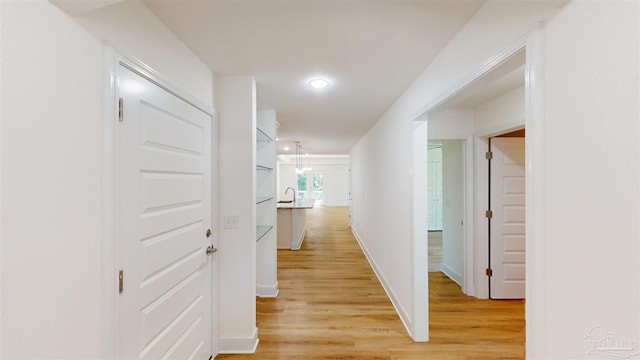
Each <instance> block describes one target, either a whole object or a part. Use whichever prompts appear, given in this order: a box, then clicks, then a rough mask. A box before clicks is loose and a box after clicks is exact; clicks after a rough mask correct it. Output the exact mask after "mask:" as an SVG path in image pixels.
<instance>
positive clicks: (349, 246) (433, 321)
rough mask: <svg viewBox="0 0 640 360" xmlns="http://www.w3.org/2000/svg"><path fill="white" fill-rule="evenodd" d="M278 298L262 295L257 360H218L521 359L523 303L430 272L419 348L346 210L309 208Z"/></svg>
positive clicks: (282, 256) (283, 255)
mask: <svg viewBox="0 0 640 360" xmlns="http://www.w3.org/2000/svg"><path fill="white" fill-rule="evenodd" d="M278 281H279V285H280V293H279V295H278V297H277V298H272V299H270V298H258V300H257V324H258V329H259V330H258V336H259V338H260V344H259V345H258V349H257V351H256V353H255V354H253V355H219V356H218V357H216V359H231V360H241V359H523V358H524V309H523V305H524V303H523V301H520V300H518V301H512V300H500V301H492V300H478V299H475V298H470V297H467V296H464V295H463V294H462V293H461V292H460V289H459V287H458V286H457V285H456V284H455V283H453V282H452V281H451V280H449V279H448V278H447V277H446V276H444V275H442V273H438V272H434V273H430V274H429V290H430V312H429V316H430V335H431V341H430V342H428V343H414V342H413V341H412V340H411V339H410V338H409V336H408V335H407V333H406V331H405V329H404V327H403V325H402V323H401V321H400V319H399V318H398V315H397V314H396V312H395V311H394V309H393V306H392V305H391V302H390V301H389V299H388V298H387V296H386V294H385V292H384V290H383V289H382V286H381V285H380V283H379V282H378V280H377V278H376V276H375V275H374V273H373V271H372V270H371V268H370V266H369V264H368V262H367V260H366V258H365V257H364V255H363V253H362V251H361V249H360V247H359V246H358V244H357V242H356V240H355V239H354V237H353V235H352V234H351V231H350V229H349V226H348V209H347V208H335V207H317V208H315V209H313V210H309V211H308V231H307V237H306V238H305V240H304V243H303V245H302V249H301V250H300V251H291V250H279V251H278Z"/></svg>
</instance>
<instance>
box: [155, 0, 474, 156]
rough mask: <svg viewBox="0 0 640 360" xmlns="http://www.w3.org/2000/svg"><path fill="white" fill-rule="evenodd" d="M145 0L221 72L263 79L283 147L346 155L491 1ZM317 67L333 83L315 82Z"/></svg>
mask: <svg viewBox="0 0 640 360" xmlns="http://www.w3.org/2000/svg"><path fill="white" fill-rule="evenodd" d="M144 3H145V4H146V5H147V6H148V7H149V8H150V9H151V10H152V11H153V12H154V13H155V14H156V15H157V16H158V17H159V18H160V19H161V20H162V21H163V22H164V23H165V24H166V25H167V26H168V27H169V28H170V29H172V30H173V31H174V32H175V33H176V34H177V35H178V37H180V38H181V39H182V41H183V42H185V43H186V44H187V45H188V46H189V47H190V48H191V49H192V50H193V51H194V52H195V53H196V54H197V55H198V56H199V57H200V58H201V59H202V60H203V61H204V62H205V63H206V64H207V65H208V66H209V67H211V69H212V70H213V71H214V72H215V73H216V74H217V75H219V76H224V75H251V76H253V77H254V78H255V79H256V83H257V97H258V109H275V110H276V111H277V114H278V122H279V123H280V128H279V129H278V136H279V138H280V141H279V142H278V153H279V154H285V153H287V152H286V151H284V150H283V148H284V146H286V145H289V146H290V147H291V148H292V149H294V147H293V146H292V143H293V141H294V140H299V141H300V142H301V143H302V144H303V146H304V148H305V152H309V153H312V154H346V153H348V152H349V151H350V149H351V148H352V147H353V145H355V143H356V141H357V140H358V139H360V137H361V136H362V135H363V134H364V133H365V132H366V131H367V130H368V129H369V128H370V127H371V126H372V125H373V123H375V121H377V120H378V119H379V118H380V117H381V116H382V114H383V113H384V111H385V110H386V109H387V108H388V107H389V106H390V105H391V104H392V103H393V101H395V99H396V98H397V97H398V96H400V95H401V94H402V92H404V90H406V89H407V88H408V86H409V85H410V84H411V82H412V81H413V80H415V78H416V77H417V76H418V75H419V74H420V73H421V72H422V71H423V70H424V69H425V68H426V67H427V65H428V64H429V62H430V61H431V60H432V59H433V58H434V57H435V56H436V55H437V54H438V52H439V51H440V50H441V49H442V48H443V47H444V46H445V44H446V43H447V42H448V41H449V40H450V39H451V38H452V37H453V36H454V35H455V34H456V33H457V31H458V30H459V29H460V28H461V27H462V26H464V24H465V23H466V22H467V21H468V20H469V19H470V18H471V17H472V16H473V14H474V13H475V12H476V11H477V10H478V9H479V8H480V7H481V6H482V5H483V4H484V0H460V1H458V0H447V1H442V0H432V1H427V0H423V1H419V0H417V1H398V0H387V1H358V0H354V1H309V0H289V1H270V0H255V1H242V0H240V1H215V0H208V1H206V0H204V1H203V0H199V1H192V0H179V1H178V0H145V1H144ZM316 76H322V77H325V78H327V79H328V80H329V81H330V82H331V85H330V86H329V87H328V88H325V89H322V90H314V89H312V88H310V87H309V86H308V85H307V82H308V80H310V79H311V78H313V77H316ZM289 152H290V153H291V152H293V150H290V151H289Z"/></svg>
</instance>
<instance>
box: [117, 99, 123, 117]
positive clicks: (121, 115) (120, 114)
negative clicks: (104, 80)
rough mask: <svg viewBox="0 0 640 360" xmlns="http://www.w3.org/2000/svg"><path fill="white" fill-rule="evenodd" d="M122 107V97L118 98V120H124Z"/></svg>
mask: <svg viewBox="0 0 640 360" xmlns="http://www.w3.org/2000/svg"><path fill="white" fill-rule="evenodd" d="M123 108H124V100H123V99H122V98H120V99H118V121H120V122H123V121H124V114H123V111H122V109H123Z"/></svg>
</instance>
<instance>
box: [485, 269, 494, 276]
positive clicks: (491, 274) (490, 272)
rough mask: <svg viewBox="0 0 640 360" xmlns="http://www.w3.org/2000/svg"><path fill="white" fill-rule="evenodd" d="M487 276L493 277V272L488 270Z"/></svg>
mask: <svg viewBox="0 0 640 360" xmlns="http://www.w3.org/2000/svg"><path fill="white" fill-rule="evenodd" d="M485 273H486V274H487V276H493V270H491V269H487V270H486V272H485Z"/></svg>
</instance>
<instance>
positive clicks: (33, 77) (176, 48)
mask: <svg viewBox="0 0 640 360" xmlns="http://www.w3.org/2000/svg"><path fill="white" fill-rule="evenodd" d="M0 9H1V10H0V13H1V19H0V24H1V25H0V26H1V27H0V32H1V36H2V54H1V56H2V59H1V63H2V67H1V69H0V71H1V83H0V86H1V88H2V97H1V105H0V109H1V113H0V118H1V123H0V136H1V137H0V143H1V144H2V147H1V149H0V151H1V157H0V173H1V184H2V188H1V200H2V203H1V205H0V206H1V216H2V219H1V221H2V227H1V230H0V231H1V234H0V241H2V252H1V253H0V256H1V261H0V264H1V268H0V273H1V276H2V280H1V283H2V290H1V291H2V293H1V294H0V296H1V301H0V306H1V308H0V326H1V333H2V336H1V337H0V341H1V347H0V349H1V350H0V358H3V359H15V358H30V359H36V358H40V359H41V358H64V359H90V358H91V359H96V358H101V357H110V356H113V354H110V352H109V351H110V348H109V346H110V344H109V341H110V340H109V334H108V331H109V330H108V329H110V326H111V325H112V323H111V319H109V318H104V317H103V313H104V312H103V310H104V309H105V306H108V305H107V303H108V300H107V298H106V297H105V295H104V294H105V293H109V291H112V289H110V288H108V287H107V286H108V284H115V282H116V281H115V274H116V273H115V271H114V272H113V273H111V272H106V273H104V272H103V269H104V267H103V266H104V265H103V264H104V262H103V261H105V259H106V258H108V257H109V256H111V255H112V254H107V253H104V252H103V246H105V243H104V241H105V238H104V236H106V235H105V233H104V232H103V230H104V228H103V225H105V224H103V223H102V219H103V210H104V209H103V207H102V206H103V199H102V196H103V194H102V190H103V182H104V181H105V180H107V181H108V179H104V177H103V168H102V161H103V151H104V150H103V149H104V144H103V137H104V135H103V132H104V112H105V106H111V104H104V103H103V99H104V92H105V89H106V85H107V84H105V82H104V81H103V80H104V79H103V74H104V71H105V65H106V64H104V61H103V44H102V41H103V40H109V41H111V43H112V44H113V45H114V46H116V47H121V48H123V49H125V50H126V51H128V52H130V53H131V54H132V55H134V56H136V57H138V58H140V59H141V60H143V61H145V62H148V63H149V64H150V65H151V66H153V67H155V68H156V69H157V70H158V71H159V72H161V73H164V74H166V75H168V76H169V77H170V78H171V79H172V80H173V81H175V82H176V83H177V84H178V85H179V86H180V87H182V88H183V89H186V90H187V91H188V92H190V93H191V94H193V95H194V96H196V97H198V98H200V99H201V101H202V102H203V103H205V104H209V105H212V104H213V76H212V74H211V72H210V71H209V70H208V69H207V68H206V67H205V66H204V64H203V63H202V62H200V60H198V58H197V57H196V56H195V55H194V54H193V53H191V52H190V51H189V50H188V48H187V47H186V46H185V45H184V44H182V43H181V42H180V41H178V40H177V38H176V37H175V36H172V34H171V33H170V31H169V30H168V29H167V28H166V27H164V25H162V23H161V22H160V21H159V20H158V19H157V18H156V17H155V16H154V15H153V14H152V13H151V12H150V11H149V10H147V8H146V7H144V5H141V3H138V2H123V3H120V4H116V5H113V6H112V7H107V8H104V9H102V10H98V11H97V12H96V13H93V14H89V15H86V16H85V17H82V18H81V19H76V18H72V17H70V16H69V15H67V14H66V13H64V12H63V11H62V10H61V9H59V8H58V7H56V6H55V5H53V4H52V3H51V2H49V1H43V0H39V1H11V2H9V1H1V2H0ZM103 345H104V346H103Z"/></svg>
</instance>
